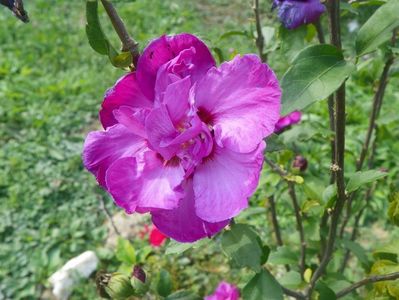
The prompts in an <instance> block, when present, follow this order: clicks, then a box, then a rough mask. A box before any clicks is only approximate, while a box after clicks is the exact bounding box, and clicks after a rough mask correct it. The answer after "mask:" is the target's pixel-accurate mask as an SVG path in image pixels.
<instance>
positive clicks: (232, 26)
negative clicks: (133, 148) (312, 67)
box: [0, 0, 399, 299]
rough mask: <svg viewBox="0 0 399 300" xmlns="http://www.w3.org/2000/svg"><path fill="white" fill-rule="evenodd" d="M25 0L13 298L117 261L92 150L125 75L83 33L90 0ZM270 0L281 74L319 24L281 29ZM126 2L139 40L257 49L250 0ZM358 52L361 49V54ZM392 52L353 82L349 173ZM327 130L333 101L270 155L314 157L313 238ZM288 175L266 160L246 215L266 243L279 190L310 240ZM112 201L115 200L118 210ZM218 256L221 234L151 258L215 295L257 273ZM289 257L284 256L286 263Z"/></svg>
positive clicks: (382, 232) (0, 185)
mask: <svg viewBox="0 0 399 300" xmlns="http://www.w3.org/2000/svg"><path fill="white" fill-rule="evenodd" d="M25 2H26V4H25V6H26V10H27V11H28V13H29V16H30V19H31V22H30V23H29V24H22V23H21V22H19V21H18V20H17V19H16V18H14V17H13V16H12V14H11V13H10V12H9V11H8V10H6V9H5V8H4V7H0V146H1V148H0V292H1V293H2V294H3V295H4V296H5V298H6V299H38V298H39V297H40V296H41V295H42V293H43V291H44V290H45V288H46V287H48V283H47V279H48V277H49V275H51V274H52V272H54V271H55V270H56V269H57V268H59V267H60V266H62V265H63V264H64V263H65V262H66V261H67V260H68V259H70V258H72V257H73V256H75V255H77V254H80V253H81V252H83V251H85V250H95V251H97V252H98V253H99V256H100V257H101V259H102V265H103V267H105V268H107V267H108V268H111V267H112V266H114V267H116V266H118V264H119V263H118V259H117V258H116V257H115V256H114V254H113V253H112V252H110V251H107V250H106V249H104V248H103V244H104V240H105V238H106V235H107V228H106V227H105V226H104V222H105V215H104V213H103V211H102V210H101V208H100V203H99V200H98V196H104V197H107V196H106V195H103V193H102V192H101V191H100V190H99V189H97V188H96V182H95V180H94V178H93V176H91V175H90V174H89V173H88V172H86V171H85V170H84V169H83V166H82V162H81V157H80V155H81V150H82V145H83V141H84V138H85V135H86V134H87V132H88V131H90V130H93V129H97V128H99V127H100V125H99V122H98V121H97V112H98V109H99V106H100V104H101V101H102V96H103V94H104V91H105V90H106V89H107V88H108V87H110V86H111V85H112V84H113V83H114V82H115V80H116V79H117V78H118V77H119V76H120V75H122V74H123V71H122V70H117V69H115V68H114V67H112V66H111V64H110V63H109V61H108V60H107V58H106V57H105V56H99V55H97V54H96V53H94V51H93V50H92V49H91V48H90V47H89V45H88V42H87V40H86V36H85V30H84V27H85V12H84V5H85V4H84V1H68V0H59V1H47V0H31V1H25ZM149 2H151V4H150V6H151V7H150V8H149V7H148V6H149ZM262 2H263V4H262V7H261V8H262V17H263V18H262V22H263V23H264V26H266V27H265V28H264V34H265V38H266V49H267V50H268V51H270V54H269V60H268V61H269V63H270V65H271V66H272V68H274V69H275V70H276V73H277V74H278V76H279V77H281V75H282V74H283V73H284V71H285V70H286V69H287V67H288V65H289V63H290V61H291V60H292V58H293V57H294V55H295V54H296V53H297V52H298V51H299V50H300V49H302V48H303V47H304V46H305V45H306V44H309V43H316V42H317V41H316V37H315V30H314V27H312V26H307V27H306V26H305V27H302V28H300V29H298V30H296V31H295V32H289V31H287V30H284V29H282V28H281V27H280V25H279V23H278V22H277V21H276V20H275V17H274V16H273V15H274V14H273V13H272V12H271V10H270V8H271V4H270V3H269V2H268V1H262ZM115 4H116V8H117V10H118V12H119V13H120V15H121V17H122V18H123V19H124V21H125V22H126V25H127V28H128V30H129V32H130V33H132V35H134V37H135V39H137V40H138V41H139V42H140V46H141V47H143V46H145V45H146V44H147V42H148V41H149V40H151V39H153V38H155V37H157V36H159V35H161V34H164V33H165V34H173V33H179V32H191V33H194V34H197V35H198V36H200V37H201V38H203V39H204V40H205V41H206V42H207V44H208V45H209V46H210V47H211V48H212V50H213V51H214V54H215V57H217V58H218V59H219V61H221V60H228V59H230V58H231V57H233V56H234V55H236V54H238V53H246V52H256V47H255V43H254V39H253V37H254V33H253V32H254V21H253V15H252V14H253V12H252V8H251V3H250V1H239V0H217V1H214V0H202V1H189V0H184V1H171V0H168V1H164V0H151V1H147V0H136V1H134V2H133V1H121V0H120V1H115ZM373 9H374V8H372V7H364V8H362V9H361V10H359V12H356V14H355V13H353V11H351V10H347V9H345V7H343V10H342V14H343V18H344V21H345V23H346V24H348V26H346V27H344V28H343V30H344V45H345V49H349V46H351V45H352V44H353V40H354V39H353V36H354V33H353V32H350V31H349V29H350V26H356V24H362V23H363V22H364V20H365V19H366V18H367V17H368V16H369V15H370V13H371V12H372V11H373ZM101 13H102V20H103V22H102V25H103V27H104V28H105V30H106V33H107V35H108V37H109V38H110V39H111V40H112V41H113V44H114V45H115V46H117V45H119V42H118V40H117V37H116V35H115V34H114V33H113V31H112V28H111V25H110V23H109V21H108V20H107V18H106V16H105V13H104V12H103V11H102V12H101ZM324 22H326V20H324ZM350 24H352V25H350ZM348 55H352V54H351V53H350V51H349V53H348ZM383 56H384V52H383V50H381V51H379V52H378V53H375V54H373V55H372V56H369V57H366V59H365V61H364V63H363V64H362V65H361V66H362V67H361V68H360V69H359V71H358V72H357V73H356V75H355V76H353V77H352V78H351V79H350V80H349V82H348V86H349V95H348V128H347V132H348V138H347V149H346V151H347V157H348V159H347V166H348V170H347V172H348V173H350V172H351V171H354V170H355V168H354V166H355V159H356V157H357V156H358V153H359V151H360V147H361V142H362V141H363V139H364V135H365V131H366V128H367V120H368V114H369V110H370V104H371V100H372V97H373V92H374V89H375V86H376V80H377V78H378V76H379V74H380V73H381V70H382V67H383V63H382V62H383ZM398 70H399V66H398V65H396V66H394V68H393V70H392V74H391V75H392V81H391V82H390V84H389V86H388V88H387V92H386V97H385V100H384V104H383V107H382V112H381V117H380V119H379V130H378V139H379V143H378V149H377V151H376V159H375V167H376V168H380V167H383V168H385V169H387V170H389V177H388V179H387V180H384V181H382V182H379V183H378V189H377V192H376V193H375V196H374V197H373V199H372V201H371V204H370V206H371V210H370V211H369V212H368V213H367V214H366V215H364V217H363V219H362V220H361V222H362V225H363V227H362V230H361V231H362V233H364V235H363V238H362V242H361V244H362V249H364V253H365V255H366V256H367V257H369V258H370V257H371V251H372V250H375V249H376V247H377V246H378V245H383V244H385V243H387V242H389V241H391V240H394V239H395V238H397V237H398V235H399V232H398V230H397V229H395V227H394V226H393V225H392V224H391V223H390V222H389V221H388V220H387V206H388V200H387V196H388V194H389V192H390V187H392V186H393V185H394V184H395V183H397V179H398V178H397V176H398V172H399V166H398V164H397V158H398V157H399V156H398V155H399V126H398V118H399V116H398V113H397V107H398V106H399V90H398V88H397V87H398V86H399V80H398V75H399V71H398ZM329 136H330V133H329V130H328V113H327V109H326V104H325V102H321V103H318V104H316V105H313V106H312V108H311V109H308V110H306V111H305V116H304V119H303V122H302V123H301V124H300V125H298V126H297V127H295V128H293V129H291V130H289V131H286V132H285V133H284V134H283V135H282V138H283V140H284V142H285V144H286V145H288V150H284V151H282V152H279V153H278V154H272V155H273V157H274V159H275V160H277V161H278V162H279V163H280V164H281V165H285V166H286V168H290V165H291V162H292V160H293V158H294V156H295V155H296V154H301V155H303V156H305V157H306V158H307V159H308V161H309V168H308V170H307V171H306V174H302V176H303V178H304V180H305V182H304V184H303V185H301V187H300V188H299V191H298V193H299V199H301V205H303V206H306V205H308V206H306V207H308V209H309V211H308V215H307V217H306V224H305V225H306V226H307V229H306V230H307V233H308V234H311V236H313V237H314V241H315V242H317V239H318V238H319V233H318V232H316V231H315V229H316V228H317V224H318V218H319V214H320V212H319V211H317V209H320V206H321V204H320V203H322V201H323V199H322V197H321V195H322V192H323V190H324V188H325V187H326V186H327V182H328V177H329V164H330V159H329V157H330V156H329V151H330V148H329V143H328V140H329ZM278 181H279V178H278V177H277V175H275V174H272V173H271V172H270V170H269V169H267V168H265V170H264V173H263V177H262V179H261V183H260V186H259V190H258V192H257V193H256V195H255V196H254V197H253V199H252V201H251V208H250V209H248V210H247V211H246V212H245V213H243V214H242V215H241V216H240V217H239V220H240V219H241V220H246V221H247V222H249V223H251V224H252V225H254V226H256V228H257V229H258V232H259V233H260V234H261V235H262V238H263V239H264V241H266V242H268V241H269V242H270V243H273V242H274V237H273V235H272V232H271V226H270V225H269V224H270V223H269V220H268V219H267V218H266V217H265V216H266V207H267V205H268V203H267V197H268V196H269V195H270V194H271V193H274V194H277V195H279V197H280V200H279V205H278V213H279V216H280V219H281V225H282V228H283V233H285V234H286V235H285V236H286V237H287V244H288V245H289V244H290V242H292V243H297V242H298V241H297V237H296V235H293V234H291V233H292V232H294V230H295V223H294V221H293V211H292V209H291V204H290V201H289V199H288V195H287V191H286V189H285V187H283V186H282V185H278V184H277V182H278ZM276 189H277V193H276ZM360 194H361V193H359V195H360ZM107 199H108V200H107V206H108V208H109V209H110V210H111V211H112V212H115V211H117V209H116V208H115V207H114V206H113V204H112V201H111V200H110V199H109V198H107ZM309 201H313V202H309ZM359 201H360V200H359ZM266 220H267V221H266ZM372 224H374V225H372ZM313 231H314V232H313ZM312 232H313V235H312ZM388 233H389V234H388ZM287 234H288V235H287ZM133 246H134V247H135V248H136V249H141V250H142V251H144V250H143V249H147V250H145V251H155V254H157V253H158V254H161V253H163V252H164V250H162V249H157V250H151V249H149V250H148V245H147V241H146V240H141V239H136V240H134V241H133ZM310 248H311V247H310ZM280 250H281V249H280ZM289 250H290V249H288V248H287V249H284V251H285V252H284V251H280V252H281V253H280V257H279V256H278V255H274V263H276V264H279V263H280V264H282V265H283V264H286V263H290V260H289V257H290V255H291V257H292V255H294V260H295V255H296V254H295V253H294V251H295V250H296V249H293V250H292V251H291V252H290V251H289ZM220 252H221V251H220V249H219V248H218V245H217V244H209V245H205V246H202V247H201V249H200V250H199V249H193V250H189V251H187V252H184V253H183V254H181V255H180V256H178V259H175V258H173V257H169V256H166V257H163V256H162V255H158V256H157V255H152V256H151V259H150V260H148V261H146V263H147V264H148V266H147V267H148V268H149V269H154V270H159V269H160V268H166V269H168V271H169V272H170V273H171V274H172V275H173V278H174V284H175V286H176V288H181V287H186V288H187V287H188V288H191V289H194V290H196V291H197V292H200V293H201V294H202V295H203V294H208V293H210V292H211V291H212V290H213V289H214V287H215V285H216V283H217V282H218V280H220V279H222V278H230V279H231V280H232V281H234V282H236V283H237V284H238V285H240V283H242V284H243V283H245V282H246V281H247V279H248V277H247V276H246V274H245V273H244V274H242V273H241V274H238V271H234V266H232V270H233V271H230V269H228V268H227V267H225V268H224V267H223V266H227V261H226V259H225V258H224V256H223V255H222V254H221V253H220ZM342 252H343V253H344V249H343V250H342ZM276 253H278V252H276ZM194 255H195V259H193V256H194ZM283 256H284V257H285V260H282V259H281V258H282V257H283ZM272 258H273V256H272ZM279 259H280V260H279ZM338 260H339V257H338V258H337V261H338ZM272 261H273V260H272ZM291 262H292V259H291ZM216 266H217V267H216ZM277 271H278V270H277ZM347 272H349V273H348V276H350V277H351V278H356V276H357V275H358V274H359V271H358V270H355V269H353V268H349V270H348V271H347ZM291 275H292V274H291ZM344 283H345V282H344ZM344 285H345V284H344ZM96 297H97V296H96V292H95V287H94V282H93V281H90V282H87V281H86V282H82V283H81V284H79V285H78V286H77V287H76V289H75V290H74V292H73V295H72V298H73V299H95V298H96Z"/></svg>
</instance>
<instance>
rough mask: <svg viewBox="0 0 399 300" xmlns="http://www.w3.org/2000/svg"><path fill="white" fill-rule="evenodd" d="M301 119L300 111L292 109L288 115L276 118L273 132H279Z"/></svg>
mask: <svg viewBox="0 0 399 300" xmlns="http://www.w3.org/2000/svg"><path fill="white" fill-rule="evenodd" d="M301 119H302V113H301V112H300V111H297V110H296V111H293V112H292V113H289V114H288V115H285V116H283V117H281V118H280V119H278V121H277V123H276V126H275V128H274V132H275V133H280V132H282V131H283V130H284V129H285V128H287V127H289V126H291V125H294V124H297V123H299V122H300V121H301Z"/></svg>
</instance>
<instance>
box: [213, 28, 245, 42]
mask: <svg viewBox="0 0 399 300" xmlns="http://www.w3.org/2000/svg"><path fill="white" fill-rule="evenodd" d="M232 36H245V37H250V35H249V33H248V32H247V31H245V30H231V31H227V32H225V33H223V34H222V35H221V36H220V37H219V39H220V40H223V39H226V38H229V37H232Z"/></svg>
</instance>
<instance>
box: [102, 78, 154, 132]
mask: <svg viewBox="0 0 399 300" xmlns="http://www.w3.org/2000/svg"><path fill="white" fill-rule="evenodd" d="M120 106H131V107H134V108H137V107H138V108H144V107H147V108H150V107H152V106H153V102H152V101H150V100H148V98H147V97H145V96H144V94H143V92H142V89H141V86H139V84H138V82H137V79H136V74H135V73H128V74H126V75H125V76H123V77H122V78H120V79H119V80H118V81H117V82H116V83H115V85H114V86H113V87H112V88H110V89H108V90H107V92H106V93H105V96H104V101H103V103H102V105H101V110H100V121H101V124H102V125H103V127H104V129H106V128H108V127H110V126H112V125H114V124H116V123H117V120H116V119H115V117H114V114H113V110H114V109H117V108H119V107H120Z"/></svg>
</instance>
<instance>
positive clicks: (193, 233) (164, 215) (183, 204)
mask: <svg viewBox="0 0 399 300" xmlns="http://www.w3.org/2000/svg"><path fill="white" fill-rule="evenodd" d="M184 191H185V196H184V198H183V199H181V200H180V202H179V206H178V208H176V209H173V210H159V211H153V212H152V213H151V214H152V221H153V223H154V225H155V226H156V227H157V228H158V229H159V230H160V231H161V232H162V233H163V234H165V235H167V236H169V237H171V238H173V239H174V240H176V241H179V242H182V243H191V242H195V241H197V240H199V239H202V238H204V237H211V236H212V235H214V234H216V233H218V232H219V231H220V230H222V229H223V228H224V227H225V226H226V225H227V224H228V223H229V220H223V221H222V222H217V223H208V222H205V221H203V220H201V219H200V218H198V216H197V215H196V214H195V208H194V192H193V186H192V180H189V181H186V185H185V187H184Z"/></svg>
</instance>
